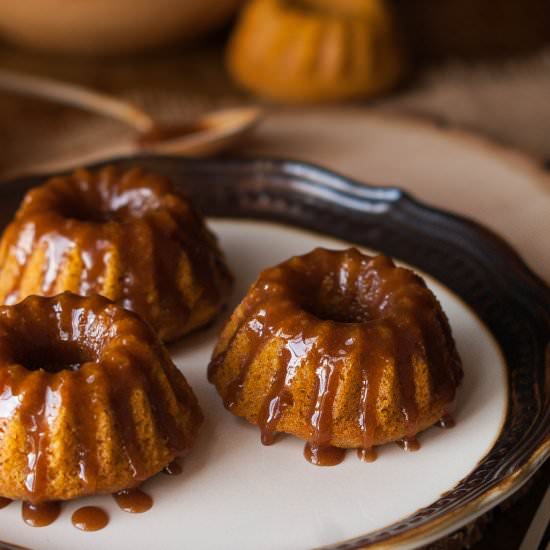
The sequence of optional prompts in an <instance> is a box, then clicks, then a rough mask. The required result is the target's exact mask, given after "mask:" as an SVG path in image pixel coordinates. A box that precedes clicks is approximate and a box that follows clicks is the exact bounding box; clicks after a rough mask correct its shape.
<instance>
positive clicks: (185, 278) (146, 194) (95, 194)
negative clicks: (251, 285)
mask: <svg viewBox="0 0 550 550" xmlns="http://www.w3.org/2000/svg"><path fill="white" fill-rule="evenodd" d="M230 287H231V275H230V273H229V271H228V269H227V267H226V265H225V261H224V258H223V255H222V253H221V251H220V250H219V248H218V245H217V241H216V237H215V236H214V235H213V234H212V233H211V232H210V231H209V230H208V228H207V227H206V225H205V223H204V221H203V219H202V218H201V217H200V216H199V215H198V214H197V212H196V211H195V209H194V208H193V206H192V204H191V202H190V200H189V199H188V198H186V197H184V196H183V195H181V194H180V193H178V192H177V191H176V189H175V188H174V186H173V185H172V183H171V182H170V181H169V180H168V179H167V178H164V177H162V176H160V175H157V174H153V173H149V172H145V171H143V170H140V169H138V168H135V169H131V170H127V171H122V170H118V169H115V168H113V167H106V168H103V169H101V170H97V171H88V170H85V169H80V170H77V171H76V172H74V173H73V174H71V175H68V176H62V177H56V178H52V179H50V180H48V181H47V182H46V183H45V184H44V185H42V186H40V187H37V188H34V189H31V190H30V191H29V192H28V193H27V195H26V196H25V198H24V200H23V202H22V204H21V207H20V208H19V210H18V212H17V214H16V216H15V219H14V221H13V222H12V223H11V224H10V225H9V226H8V227H7V228H6V230H5V232H4V234H3V237H2V240H1V242H0V304H6V305H12V304H15V303H17V302H19V301H20V300H22V299H23V298H25V297H26V296H29V295H31V294H36V295H42V296H52V295H55V294H58V293H60V292H63V291H71V292H74V293H76V294H80V295H84V296H87V295H90V294H93V293H97V294H101V295H103V296H106V297H107V298H109V299H111V300H113V301H116V302H118V303H120V304H121V305H123V306H124V307H125V308H127V309H130V310H132V311H135V312H137V313H138V314H139V315H140V316H141V317H142V318H143V319H145V320H146V321H148V322H149V323H150V324H151V325H152V326H153V328H155V330H156V331H157V333H158V334H159V336H160V337H161V339H163V340H164V341H171V340H174V339H176V338H179V337H180V336H182V335H183V334H186V333H188V332H190V331H192V330H194V329H196V328H198V327H200V326H203V325H205V324H207V323H208V322H209V321H211V320H212V319H213V318H214V317H215V316H216V315H217V314H218V312H219V310H220V309H221V307H222V306H223V305H224V303H225V300H226V299H227V296H228V294H229V290H230Z"/></svg>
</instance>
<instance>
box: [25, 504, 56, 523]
mask: <svg viewBox="0 0 550 550" xmlns="http://www.w3.org/2000/svg"><path fill="white" fill-rule="evenodd" d="M60 513H61V504H60V503H59V502H42V503H40V504H32V503H31V502H23V503H22V504H21V515H22V517H23V521H24V522H25V523H26V524H27V525H30V526H31V527H46V526H47V525H50V524H52V523H53V522H54V521H55V520H56V519H57V518H58V517H59V514H60Z"/></svg>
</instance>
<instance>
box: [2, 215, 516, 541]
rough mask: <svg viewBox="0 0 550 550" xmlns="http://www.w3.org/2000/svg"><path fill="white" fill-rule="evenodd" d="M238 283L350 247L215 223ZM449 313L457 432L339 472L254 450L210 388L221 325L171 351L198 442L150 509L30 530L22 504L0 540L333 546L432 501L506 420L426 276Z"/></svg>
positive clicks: (155, 488) (104, 501)
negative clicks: (97, 524) (458, 374)
mask: <svg viewBox="0 0 550 550" xmlns="http://www.w3.org/2000/svg"><path fill="white" fill-rule="evenodd" d="M211 227H212V228H213V229H214V231H215V232H216V233H217V234H218V236H219V237H220V240H221V245H222V248H223V249H224V251H225V253H226V255H227V258H228V259H229V263H230V265H231V268H232V270H233V273H234V274H235V276H236V285H235V290H234V294H233V301H232V303H231V305H230V308H229V309H228V311H227V312H226V313H225V315H224V317H225V316H227V315H229V313H230V311H231V310H232V308H233V306H234V305H236V304H237V303H238V301H240V299H241V298H242V297H243V296H244V294H245V292H246V289H247V288H248V286H249V285H250V284H251V283H252V281H253V280H254V279H255V278H256V276H257V275H258V273H259V272H260V271H261V270H262V269H263V268H265V267H267V266H270V265H273V264H276V263H278V262H280V261H282V260H284V259H286V258H288V257H290V256H292V255H295V254H303V253H305V252H308V251H310V250H311V249H313V248H315V247H316V246H324V247H328V248H344V247H346V246H347V245H346V243H342V242H341V241H337V240H334V239H331V238H329V237H323V236H319V235H317V234H314V233H308V232H305V231H302V230H298V229H292V228H288V227H286V226H280V225H275V224H271V223H264V222H252V221H234V220H224V221H212V222H211ZM427 281H428V284H429V286H430V288H431V289H432V290H433V291H434V292H435V294H436V295H437V297H438V298H439V300H440V301H441V303H442V305H443V308H444V309H445V311H446V312H447V314H448V316H449V319H450V322H451V325H452V329H453V334H454V336H455V339H456V342H457V346H458V350H459V353H460V355H461V357H462V360H463V363H464V371H465V376H464V382H463V384H462V386H461V389H460V391H459V394H458V399H457V407H456V411H455V418H456V426H455V427H454V428H453V429H452V430H441V429H438V428H431V429H430V430H428V431H427V432H425V433H423V434H421V435H420V437H419V440H420V443H421V445H422V448H421V450H420V451H419V452H417V453H407V452H404V451H402V450H401V449H400V448H399V447H398V446H397V445H391V444H390V445H386V446H384V447H381V448H379V458H378V460H377V461H376V462H374V463H371V464H367V463H362V462H360V461H359V460H358V459H357V457H356V455H355V454H354V453H351V452H350V453H349V454H348V456H347V458H346V460H345V461H344V462H343V463H342V464H341V465H339V466H335V467H330V468H319V467H315V466H312V465H311V464H309V463H308V462H306V460H305V459H304V457H303V455H302V450H303V442H302V441H300V440H298V439H295V438H293V437H290V436H288V437H285V438H283V439H281V440H280V441H279V442H278V443H277V444H275V445H274V446H272V447H263V446H262V445H261V444H260V437H259V431H258V429H257V428H256V427H254V426H251V425H249V424H247V423H246V422H244V421H242V420H240V419H237V418H235V417H234V416H232V415H231V414H230V413H229V412H227V411H226V410H225V409H224V408H223V405H222V402H221V399H220V398H219V396H218V395H217V393H216V391H215V389H214V387H213V386H211V385H210V384H209V383H208V382H207V380H206V366H207V364H208V361H209V358H210V353H211V350H212V347H213V345H214V342H215V339H216V334H217V332H218V330H219V328H220V325H221V322H222V319H220V322H219V323H218V324H217V325H216V326H214V327H212V328H211V329H210V330H208V331H206V332H202V333H198V334H196V335H194V336H192V337H190V338H187V339H185V340H183V341H182V342H181V343H179V344H177V345H176V346H175V347H173V348H172V349H171V351H172V355H173V358H174V361H175V362H176V364H177V365H178V367H180V369H181V370H182V371H183V372H184V374H185V375H186V377H187V379H188V380H189V382H190V383H191V385H192V386H193V389H194V390H195V392H196V393H197V395H198V398H199V401H200V404H201V406H202V408H203V411H204V413H205V416H206V422H205V424H204V426H203V428H202V431H201V435H200V437H199V441H198V444H197V446H196V448H194V449H193V450H192V451H191V453H190V455H189V456H188V457H187V459H186V460H185V463H184V471H183V473H182V474H181V475H180V476H176V477H168V476H163V475H159V476H156V477H155V478H153V479H151V480H149V481H148V482H146V483H145V485H144V488H145V490H146V492H148V493H149V494H151V495H152V496H153V497H154V500H155V504H154V507H153V508H152V510H151V511H149V512H147V513H145V514H142V515H131V514H127V513H125V512H122V511H120V510H119V509H118V507H117V506H116V505H115V503H114V501H113V499H112V498H111V497H109V496H101V497H94V498H88V499H83V500H80V501H77V502H70V503H67V504H65V505H64V508H63V512H62V515H61V517H60V518H59V519H58V520H57V521H56V522H55V523H54V524H53V525H51V526H49V527H45V528H40V529H37V528H32V527H28V526H27V525H25V524H24V523H23V521H22V520H21V518H20V505H19V504H18V503H12V504H11V505H10V506H8V507H7V508H5V509H3V510H2V511H0V534H1V536H0V538H1V539H3V540H8V541H10V542H13V543H16V544H19V545H22V546H26V547H29V548H32V549H41V550H42V549H44V550H48V549H52V550H54V549H55V550H62V549H71V550H74V549H76V548H78V549H79V550H84V549H87V548H102V549H109V548H112V549H121V548H131V549H132V550H139V549H142V548H143V549H147V550H151V549H154V548H162V549H164V550H172V549H173V550H176V549H178V550H181V549H183V548H201V549H217V548H232V549H233V548H235V549H236V548H238V549H240V550H246V549H251V550H252V549H254V550H260V549H278V550H281V549H299V548H311V547H318V546H324V545H330V544H334V543H337V542H342V541H344V540H347V539H351V538H353V537H357V536H359V535H364V534H366V533H368V532H371V531H374V530H377V529H380V528H384V527H385V526H388V525H390V524H392V523H394V522H396V521H398V520H400V519H402V518H404V517H405V516H408V515H410V514H412V513H413V512H415V511H416V510H418V509H419V508H422V507H424V506H427V505H429V504H430V503H432V502H434V501H435V500H437V499H438V498H439V497H440V496H441V495H442V494H443V493H445V492H446V491H448V490H449V489H451V488H452V487H454V486H455V485H456V484H457V483H458V482H459V481H460V480H461V479H462V478H464V477H465V476H466V475H467V474H469V473H470V472H471V471H472V470H473V469H474V468H475V467H476V465H477V463H478V462H479V461H480V459H481V458H482V457H483V456H484V455H485V454H486V453H487V452H488V451H489V449H490V448H491V447H492V445H493V443H494V441H495V439H496V438H497V436H498V434H499V433H500V430H501V426H502V422H503V419H504V417H505V414H506V404H507V399H508V396H507V383H506V371H505V364H504V361H503V358H502V356H501V353H500V350H499V348H498V345H497V344H496V342H495V340H494V339H493V337H492V336H491V334H490V333H489V332H488V330H487V329H486V328H485V326H484V325H483V324H482V323H481V321H480V320H479V319H478V318H477V317H476V315H475V314H474V313H473V312H472V310H470V309H469V308H468V307H467V306H466V305H465V304H464V303H463V302H462V301H461V300H460V299H459V298H458V297H457V296H456V295H454V294H453V293H451V292H450V291H449V290H448V289H447V288H445V287H444V286H443V285H441V284H439V283H438V282H437V281H434V280H433V279H431V278H430V277H429V276H428V277H427ZM88 504H89V505H92V504H93V505H98V506H101V507H103V508H104V509H106V510H108V512H109V515H110V523H109V525H108V526H107V527H106V528H105V529H103V530H102V531H98V532H96V533H83V532H80V531H78V530H77V529H75V528H74V527H73V526H72V525H71V521H70V518H71V514H72V512H73V511H74V510H76V509H77V508H78V507H80V506H83V505H88Z"/></svg>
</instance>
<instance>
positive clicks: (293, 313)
mask: <svg viewBox="0 0 550 550" xmlns="http://www.w3.org/2000/svg"><path fill="white" fill-rule="evenodd" d="M461 378H462V368H461V362H460V359H459V357H458V354H457V351H456V349H455V344H454V341H453V338H452V335H451V330H450V327H449V323H448V321H447V318H446V316H445V314H444V313H443V311H442V309H441V307H440V305H439V303H438V301H437V299H436V298H435V296H434V295H433V294H432V292H431V291H430V290H429V289H428V288H427V287H426V284H425V283H424V281H423V280H422V279H421V278H420V277H419V276H417V275H415V274H414V273H413V272H412V271H410V270H409V269H404V268H401V267H396V266H395V265H394V264H393V263H392V261H391V260H390V259H388V258H386V257H384V256H376V257H369V256H366V255H364V254H362V253H360V252H359V251H357V250H356V249H353V248H351V249H349V250H344V251H340V252H336V251H329V250H324V249H320V248H319V249H316V250H314V251H313V252H311V253H309V254H306V255H305V256H297V257H293V258H291V259H290V260H288V261H286V262H284V263H282V264H280V265H278V266H276V267H273V268H270V269H266V270H265V271H263V272H262V273H261V274H260V276H259V278H258V280H257V281H256V282H255V283H254V284H253V285H252V287H251V288H250V290H249V292H248V294H247V295H246V297H245V298H244V300H243V301H242V302H241V304H240V305H239V306H238V307H237V309H236V310H235V312H234V313H233V315H232V317H231V318H230V320H229V322H228V323H227V325H226V326H225V328H224V329H223V331H222V333H221V335H220V339H219V341H218V344H217V345H216V347H215V349H214V353H213V356H212V361H211V363H210V366H209V379H210V381H211V382H213V383H214V385H215V386H216V388H217V390H218V392H219V393H220V395H221V396H222V398H223V400H224V404H225V406H226V408H228V409H229V410H230V411H231V412H233V413H234V414H236V415H237V416H241V417H244V418H246V419H247V420H248V421H249V422H251V423H253V424H257V425H258V426H259V427H260V429H261V433H262V442H263V443H264V444H270V443H272V442H273V438H274V435H275V434H276V433H277V432H286V433H290V434H293V435H295V436H298V437H300V438H302V439H304V440H306V441H307V442H308V443H307V446H306V456H307V458H308V459H309V460H310V461H311V462H313V463H316V464H330V463H337V462H339V461H340V460H342V458H343V452H342V451H340V450H339V449H345V448H357V449H360V450H362V452H363V453H364V456H366V457H368V456H369V455H370V456H372V448H373V447H374V446H376V445H381V444H383V443H387V442H389V441H399V440H403V442H404V443H407V442H411V438H414V436H415V435H416V434H417V433H418V432H420V431H422V430H425V429H426V428H428V427H429V426H431V425H432V424H434V423H436V422H437V421H438V420H439V419H440V418H441V417H442V416H443V415H444V414H445V412H446V406H447V405H449V404H450V403H451V402H452V401H453V400H454V397H455V390H456V388H457V386H458V384H459V382H460V380H461Z"/></svg>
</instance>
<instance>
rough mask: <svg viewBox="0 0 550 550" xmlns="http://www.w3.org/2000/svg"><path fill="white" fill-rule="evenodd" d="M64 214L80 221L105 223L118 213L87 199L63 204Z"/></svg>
mask: <svg viewBox="0 0 550 550" xmlns="http://www.w3.org/2000/svg"><path fill="white" fill-rule="evenodd" d="M63 215H65V216H67V217H68V218H72V219H73V220H78V221H80V222H92V223H105V222H107V221H109V220H112V219H115V218H116V213H115V212H111V211H108V210H103V209H101V208H98V207H97V206H95V205H93V204H89V203H87V202H85V201H82V202H76V201H75V202H72V203H70V202H69V201H67V203H66V204H64V205H63Z"/></svg>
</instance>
